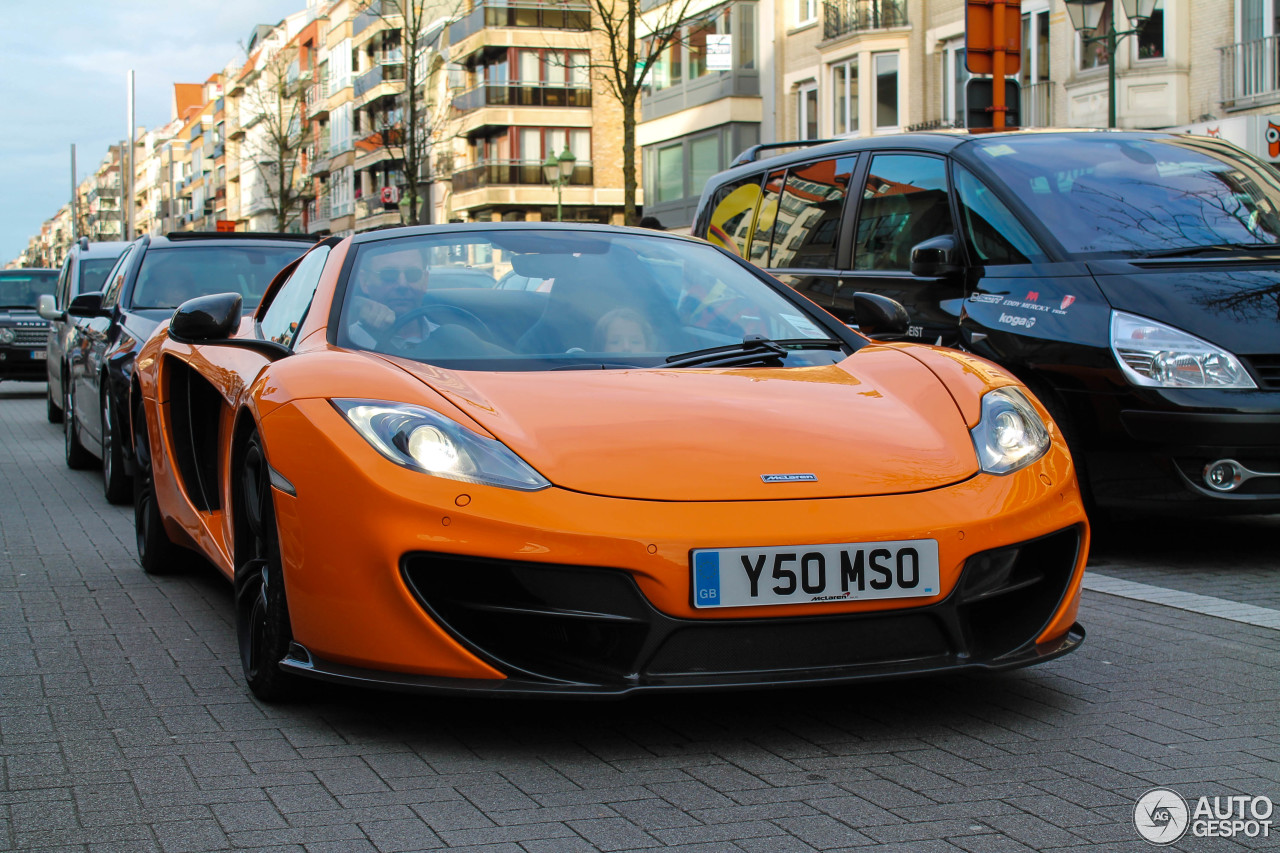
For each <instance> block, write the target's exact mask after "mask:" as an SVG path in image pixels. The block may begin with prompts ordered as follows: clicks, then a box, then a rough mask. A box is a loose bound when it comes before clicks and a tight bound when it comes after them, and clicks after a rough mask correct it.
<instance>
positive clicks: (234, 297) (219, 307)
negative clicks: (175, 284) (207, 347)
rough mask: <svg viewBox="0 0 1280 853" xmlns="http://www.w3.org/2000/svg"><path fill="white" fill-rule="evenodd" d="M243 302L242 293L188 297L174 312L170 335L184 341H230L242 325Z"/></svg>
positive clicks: (170, 323)
mask: <svg viewBox="0 0 1280 853" xmlns="http://www.w3.org/2000/svg"><path fill="white" fill-rule="evenodd" d="M242 302H243V300H242V299H241V297H240V294H238V293H215V294H213V295H212V296H197V297H196V298H195V299H188V300H187V301H186V302H184V303H182V304H181V305H179V306H178V309H177V310H176V311H174V312H173V320H171V321H170V322H169V337H171V338H173V339H174V340H175V341H179V342H181V343H184V344H195V343H206V342H213V341H222V340H226V339H227V338H229V337H231V336H232V335H233V334H235V333H236V330H237V329H239V328H240V308H241V304H242Z"/></svg>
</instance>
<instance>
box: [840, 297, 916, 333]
mask: <svg viewBox="0 0 1280 853" xmlns="http://www.w3.org/2000/svg"><path fill="white" fill-rule="evenodd" d="M853 314H854V319H855V320H857V321H858V331H860V332H862V334H864V335H866V336H868V337H882V336H886V335H888V336H892V335H905V334H906V333H907V326H909V325H911V318H910V317H909V316H907V309H906V308H903V307H902V303H901V302H899V301H898V300H896V299H890V298H889V297H887V296H881V295H880V294H878V293H861V292H859V293H855V294H853Z"/></svg>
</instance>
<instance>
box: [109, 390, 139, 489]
mask: <svg viewBox="0 0 1280 853" xmlns="http://www.w3.org/2000/svg"><path fill="white" fill-rule="evenodd" d="M129 479H130V478H129V476H128V475H127V474H125V472H124V450H123V448H122V447H121V446H120V441H119V439H117V438H116V425H115V422H114V421H113V419H112V417H111V392H109V391H107V390H105V389H104V390H103V392H102V493H103V494H104V495H106V497H107V503H113V504H123V503H128V501H129V498H130V497H132V495H133V489H132V486H133V484H132V483H130V482H129Z"/></svg>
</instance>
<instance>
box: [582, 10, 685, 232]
mask: <svg viewBox="0 0 1280 853" xmlns="http://www.w3.org/2000/svg"><path fill="white" fill-rule="evenodd" d="M587 3H588V5H589V6H590V7H591V12H592V17H593V18H595V19H596V20H595V21H594V22H593V25H594V27H596V32H597V33H599V38H598V40H597V41H596V43H595V46H594V47H593V50H592V57H591V63H592V67H593V69H594V70H595V71H597V72H598V73H600V74H601V76H602V77H603V78H604V80H605V82H606V83H607V84H608V87H609V92H610V94H612V95H613V97H614V98H616V99H617V100H618V103H619V105H621V107H622V205H623V215H624V216H625V219H626V223H627V224H628V225H635V224H636V223H638V222H639V219H640V218H639V216H638V215H637V214H636V186H637V179H636V122H637V120H638V115H639V112H638V109H637V108H638V106H639V102H640V95H641V94H642V93H643V91H644V86H645V81H646V80H647V79H648V77H649V72H650V71H651V70H652V69H653V66H654V65H656V64H657V62H658V60H659V59H660V58H661V56H662V54H663V53H664V52H665V51H666V50H668V49H669V48H670V47H672V45H675V44H679V43H680V42H681V34H682V32H683V29H684V27H685V25H686V24H688V23H690V22H691V21H693V20H696V18H697V16H696V15H691V14H690V10H691V9H692V8H693V0H672V2H669V3H666V4H665V5H663V6H662V8H660V9H659V8H654V9H651V10H648V11H645V12H643V13H642V4H641V0H587ZM654 5H655V6H656V5H657V4H654Z"/></svg>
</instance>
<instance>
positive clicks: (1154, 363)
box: [1111, 311, 1258, 388]
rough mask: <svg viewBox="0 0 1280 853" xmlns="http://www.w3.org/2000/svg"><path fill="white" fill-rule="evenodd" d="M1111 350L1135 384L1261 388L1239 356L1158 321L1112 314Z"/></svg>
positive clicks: (1129, 315) (1121, 313)
mask: <svg viewBox="0 0 1280 853" xmlns="http://www.w3.org/2000/svg"><path fill="white" fill-rule="evenodd" d="M1111 351H1112V352H1114V353H1115V355H1116V361H1118V362H1119V363H1120V369H1121V370H1122V371H1124V375H1125V378H1127V379H1128V380H1129V381H1130V382H1132V383H1133V384H1134V385H1144V386H1147V387H1150V388H1257V387H1258V386H1257V385H1256V384H1254V381H1253V379H1252V378H1250V376H1249V373H1248V371H1246V370H1245V369H1244V365H1242V364H1241V363H1240V360H1239V359H1237V358H1236V357H1235V356H1234V355H1232V354H1231V353H1229V352H1227V351H1226V350H1224V349H1222V348H1220V347H1216V346H1214V345H1213V344H1211V343H1209V342H1208V341H1202V340H1200V339H1199V338H1197V337H1195V336H1194V335H1189V334H1187V333H1186V332H1183V331H1179V330H1178V329H1175V328H1173V327H1171V326H1166V325H1164V324H1163V323H1157V322H1156V321H1155V320H1148V319H1147V318H1146V317H1138V316H1136V315H1134V314H1126V313H1124V312H1123V311H1112V312H1111Z"/></svg>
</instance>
